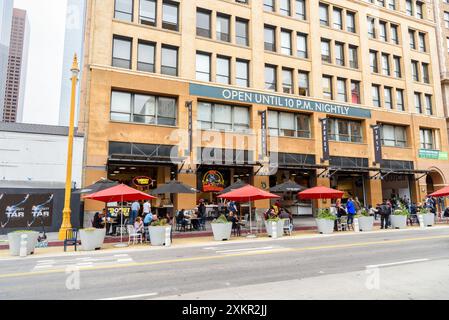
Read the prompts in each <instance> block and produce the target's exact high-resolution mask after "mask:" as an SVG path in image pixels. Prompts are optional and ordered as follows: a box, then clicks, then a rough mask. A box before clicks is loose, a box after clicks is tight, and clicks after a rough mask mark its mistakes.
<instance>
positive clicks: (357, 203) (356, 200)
mask: <svg viewBox="0 0 449 320" xmlns="http://www.w3.org/2000/svg"><path fill="white" fill-rule="evenodd" d="M354 206H355V212H356V214H360V212H362V204H361V203H360V200H359V198H358V197H355V198H354Z"/></svg>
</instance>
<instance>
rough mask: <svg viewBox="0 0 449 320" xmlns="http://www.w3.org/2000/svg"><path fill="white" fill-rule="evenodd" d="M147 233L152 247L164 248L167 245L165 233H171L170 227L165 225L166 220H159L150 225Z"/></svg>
mask: <svg viewBox="0 0 449 320" xmlns="http://www.w3.org/2000/svg"><path fill="white" fill-rule="evenodd" d="M148 233H149V234H150V242H151V245H152V246H164V245H169V244H170V242H169V243H167V233H168V235H170V233H171V225H169V224H168V223H167V219H160V220H157V221H154V222H152V223H151V225H150V226H149V227H148Z"/></svg>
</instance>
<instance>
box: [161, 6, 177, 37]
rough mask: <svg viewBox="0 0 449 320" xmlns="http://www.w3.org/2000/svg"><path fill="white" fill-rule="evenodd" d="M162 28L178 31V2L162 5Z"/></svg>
mask: <svg viewBox="0 0 449 320" xmlns="http://www.w3.org/2000/svg"><path fill="white" fill-rule="evenodd" d="M162 28H164V29H168V30H174V31H178V4H177V3H176V2H168V1H167V2H165V1H164V2H163V3H162Z"/></svg>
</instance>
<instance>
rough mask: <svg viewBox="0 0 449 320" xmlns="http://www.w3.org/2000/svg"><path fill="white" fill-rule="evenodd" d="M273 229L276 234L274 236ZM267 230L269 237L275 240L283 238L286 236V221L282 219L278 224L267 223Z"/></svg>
mask: <svg viewBox="0 0 449 320" xmlns="http://www.w3.org/2000/svg"><path fill="white" fill-rule="evenodd" d="M273 225H274V227H273ZM273 228H274V231H275V234H273ZM265 230H266V231H267V233H268V236H269V237H272V238H273V239H276V238H281V237H282V236H283V235H284V220H283V219H281V220H279V221H278V222H274V221H265Z"/></svg>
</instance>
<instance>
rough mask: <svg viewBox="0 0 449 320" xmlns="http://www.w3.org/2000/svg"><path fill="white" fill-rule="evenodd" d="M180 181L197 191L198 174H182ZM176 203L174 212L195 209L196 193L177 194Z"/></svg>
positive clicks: (179, 176) (179, 175)
mask: <svg viewBox="0 0 449 320" xmlns="http://www.w3.org/2000/svg"><path fill="white" fill-rule="evenodd" d="M178 181H180V182H182V183H184V184H186V185H188V186H191V187H192V188H195V189H196V174H194V173H180V174H178ZM174 202H175V203H174V204H173V206H174V210H181V209H193V208H195V207H196V193H186V194H177V195H175V199H174Z"/></svg>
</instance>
